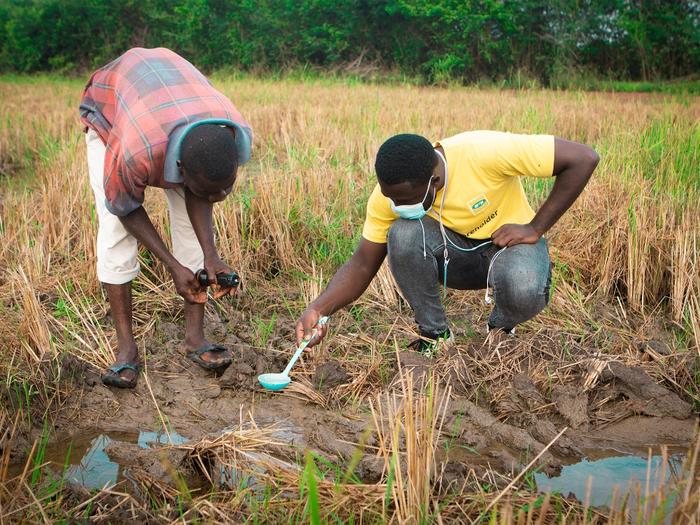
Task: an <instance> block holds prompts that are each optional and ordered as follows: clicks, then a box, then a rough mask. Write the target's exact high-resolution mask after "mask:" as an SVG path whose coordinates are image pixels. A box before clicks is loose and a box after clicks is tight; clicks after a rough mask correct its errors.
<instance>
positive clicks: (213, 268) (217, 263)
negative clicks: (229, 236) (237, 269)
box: [204, 257, 238, 299]
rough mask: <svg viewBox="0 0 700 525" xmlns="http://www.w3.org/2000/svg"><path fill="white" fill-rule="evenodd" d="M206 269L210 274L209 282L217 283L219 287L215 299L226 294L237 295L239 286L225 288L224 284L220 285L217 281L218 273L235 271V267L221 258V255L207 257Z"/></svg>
mask: <svg viewBox="0 0 700 525" xmlns="http://www.w3.org/2000/svg"><path fill="white" fill-rule="evenodd" d="M204 269H205V270H206V271H207V275H208V276H209V282H210V283H211V284H216V285H217V289H216V291H215V292H214V295H213V296H212V297H213V298H214V299H218V298H219V297H223V296H224V295H236V293H237V292H238V288H237V287H231V286H228V287H226V288H224V287H222V286H218V283H217V281H216V274H217V273H233V269H232V268H231V267H230V266H229V265H228V264H226V263H225V262H224V261H222V260H221V259H219V257H212V258H205V259H204Z"/></svg>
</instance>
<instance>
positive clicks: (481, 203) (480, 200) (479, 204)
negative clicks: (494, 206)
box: [467, 193, 489, 215]
mask: <svg viewBox="0 0 700 525" xmlns="http://www.w3.org/2000/svg"><path fill="white" fill-rule="evenodd" d="M467 206H468V207H469V211H471V212H472V215H479V214H480V213H481V212H482V211H484V210H485V209H486V208H488V206H489V200H488V199H487V198H486V194H485V193H482V194H481V195H478V196H476V197H474V198H473V199H472V200H470V201H469V202H467Z"/></svg>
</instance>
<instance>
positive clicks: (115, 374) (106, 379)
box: [102, 363, 141, 388]
mask: <svg viewBox="0 0 700 525" xmlns="http://www.w3.org/2000/svg"><path fill="white" fill-rule="evenodd" d="M124 370H133V371H134V372H135V375H134V378H133V379H124V378H123V377H122V376H121V373H122V371H124ZM140 371H141V365H137V364H133V363H121V364H116V365H112V366H110V367H109V368H107V371H106V372H105V373H104V374H103V376H102V383H104V384H105V385H107V386H113V387H116V388H134V387H136V382H137V381H138V377H139V372H140Z"/></svg>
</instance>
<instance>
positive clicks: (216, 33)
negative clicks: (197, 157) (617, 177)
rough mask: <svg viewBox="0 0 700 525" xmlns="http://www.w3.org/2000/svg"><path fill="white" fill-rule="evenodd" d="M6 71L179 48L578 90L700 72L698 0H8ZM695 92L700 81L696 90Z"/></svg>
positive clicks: (3, 8)
mask: <svg viewBox="0 0 700 525" xmlns="http://www.w3.org/2000/svg"><path fill="white" fill-rule="evenodd" d="M0 42H2V44H1V45H0V70H8V71H19V72H30V71H47V70H58V71H63V72H69V71H74V70H75V69H80V70H85V69H90V68H93V67H95V66H97V65H100V64H104V63H106V62H108V61H110V60H112V59H113V58H115V57H116V56H118V55H119V54H121V53H122V52H124V51H125V50H126V49H128V48H130V47H135V46H142V47H157V46H165V47H169V48H171V49H173V50H175V51H177V52H179V53H181V54H183V55H184V56H186V57H187V58H188V59H190V60H191V61H192V62H193V63H195V64H196V65H197V66H199V67H201V68H204V69H206V70H213V69H217V68H222V67H229V68H236V69H243V70H252V71H260V70H267V71H279V70H280V69H285V68H290V67H302V68H309V67H310V68H316V67H320V68H324V69H326V70H328V69H331V70H335V71H337V72H344V73H350V74H359V75H361V76H373V77H377V76H379V77H382V78H383V77H384V76H386V75H385V73H386V72H387V71H392V72H393V73H392V75H393V76H396V77H402V78H405V77H411V78H417V79H420V80H423V81H428V82H449V81H458V82H475V81H483V80H486V81H489V82H505V83H506V84H508V85H511V86H515V87H518V86H523V85H530V86H532V85H546V86H559V87H566V86H571V85H576V84H590V81H589V80H581V79H591V78H606V79H611V80H612V81H619V80H623V81H628V80H641V81H644V83H643V84H629V83H622V84H621V83H605V84H603V85H604V86H605V89H611V88H613V89H618V88H619V89H623V90H628V89H633V90H635V91H637V90H648V89H654V90H655V89H656V87H657V86H658V84H656V83H649V81H657V80H661V79H670V78H679V77H684V76H687V75H691V74H697V71H698V70H699V69H700V4H699V3H698V2H697V0H674V1H673V2H670V1H659V0H635V1H629V0H586V1H583V2H567V1H564V0H557V1H551V0H504V1H493V0H469V1H455V0H449V1H445V2H439V3H436V2H429V1H426V0H381V1H375V2H369V1H368V0H351V1H349V2H341V3H338V2H333V1H330V0H302V1H297V2H290V1H286V0H267V1H265V2H253V1H250V0H236V1H233V2H224V1H221V0H174V1H172V2H165V1H163V0H142V1H135V0H128V1H122V0H1V1H0ZM693 86H694V87H693V88H692V89H695V90H697V84H693Z"/></svg>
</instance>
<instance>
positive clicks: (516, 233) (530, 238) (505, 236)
mask: <svg viewBox="0 0 700 525" xmlns="http://www.w3.org/2000/svg"><path fill="white" fill-rule="evenodd" d="M540 237H542V235H541V234H540V233H539V232H538V231H537V230H535V228H534V227H533V226H532V225H530V224H504V225H503V226H501V227H500V228H498V229H497V230H496V231H495V232H493V235H491V240H493V243H494V244H495V245H496V246H501V247H503V246H515V245H516V244H535V243H536V242H537V241H539V240H540Z"/></svg>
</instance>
